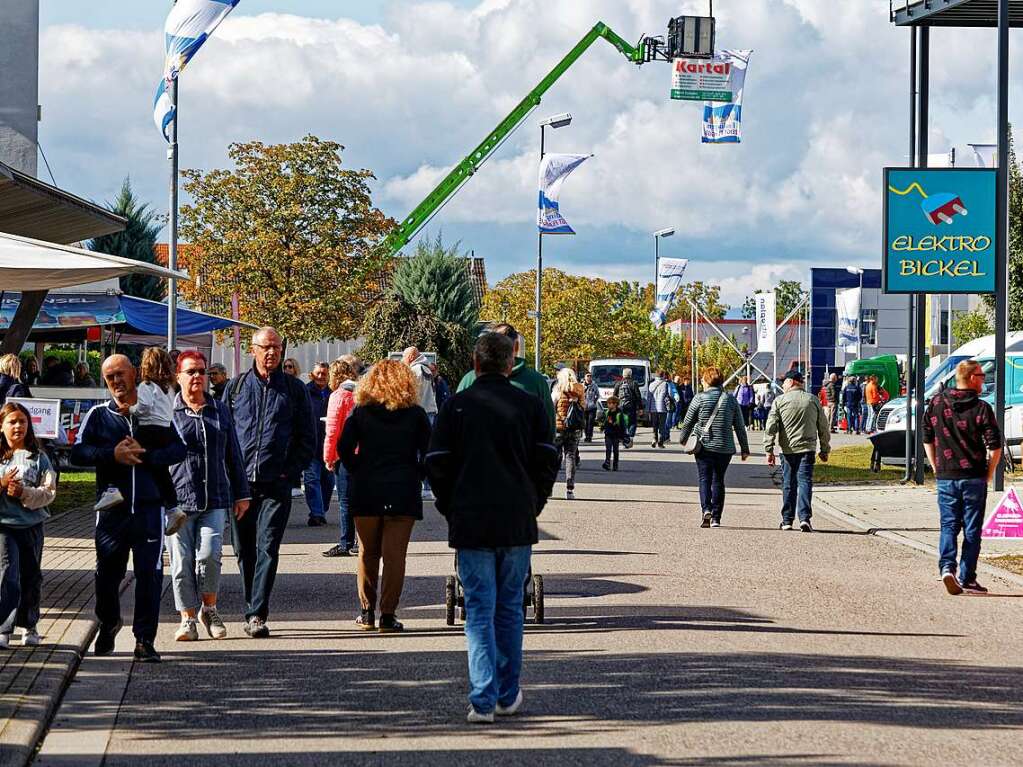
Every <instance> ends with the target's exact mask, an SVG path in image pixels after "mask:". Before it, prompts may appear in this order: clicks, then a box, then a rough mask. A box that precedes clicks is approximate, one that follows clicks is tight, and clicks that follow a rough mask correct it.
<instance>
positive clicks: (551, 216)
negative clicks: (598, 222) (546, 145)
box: [536, 154, 593, 234]
mask: <svg viewBox="0 0 1023 767" xmlns="http://www.w3.org/2000/svg"><path fill="white" fill-rule="evenodd" d="M591 157H593V155H591V154H547V155H544V158H543V159H542V160H541V161H540V202H539V209H538V210H537V213H536V225H537V228H538V229H539V230H540V233H541V234H575V231H574V230H573V229H572V227H570V226H569V225H568V222H567V221H566V220H565V217H564V216H562V215H561V210H560V203H559V202H558V198H559V197H560V196H561V185H562V184H564V183H565V179H566V178H568V177H569V175H570V174H571V173H572V171H574V170H575V169H576V168H578V167H579V166H580V165H582V164H583V163H584V162H586V161H587V160H588V159H590V158H591Z"/></svg>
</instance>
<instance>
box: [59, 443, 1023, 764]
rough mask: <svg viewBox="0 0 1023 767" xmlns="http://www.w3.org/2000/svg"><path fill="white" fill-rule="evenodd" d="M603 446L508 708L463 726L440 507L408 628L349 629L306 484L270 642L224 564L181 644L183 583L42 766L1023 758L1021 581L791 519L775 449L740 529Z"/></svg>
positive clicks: (461, 655) (581, 491)
mask: <svg viewBox="0 0 1023 767" xmlns="http://www.w3.org/2000/svg"><path fill="white" fill-rule="evenodd" d="M638 442H639V443H640V444H642V440H638ZM602 452H603V451H602V446H601V448H600V455H599V457H598V451H597V446H596V445H593V446H584V451H583V457H584V463H583V467H582V469H581V471H580V475H579V478H578V485H577V491H576V493H577V499H576V500H575V501H572V502H568V501H565V500H564V483H563V482H559V484H558V485H557V486H556V489H555V493H556V494H555V499H554V500H553V501H552V502H551V503H550V504H549V505H548V507H547V509H546V510H545V511H544V513H543V515H542V517H541V529H542V533H541V538H542V540H541V543H540V544H539V546H537V548H536V551H535V557H534V563H533V566H534V571H535V572H537V573H540V574H542V575H543V576H544V580H545V589H546V614H547V622H546V623H545V624H544V625H529V626H528V627H527V631H526V640H525V665H524V680H523V683H524V691H525V705H524V706H523V709H522V711H521V714H520V715H519V716H517V717H515V718H514V719H509V720H500V721H499V723H498V724H496V725H494V726H489V727H479V726H469V725H467V724H466V723H465V706H466V700H465V694H466V670H465V665H466V661H465V650H464V637H463V635H462V633H461V631H460V629H459V628H457V627H455V628H449V627H447V626H445V625H444V609H443V598H444V592H443V587H444V576H446V575H447V574H449V573H451V572H452V567H453V557H452V552H451V551H450V550H449V549H448V548H447V545H446V537H445V527H444V523H443V520H442V519H441V518H440V517H439V516H438V515H437V514H436V512H435V511H433V510H432V509H430V510H428V512H427V515H426V519H425V520H424V522H423V523H421V524H419V525H417V527H416V529H415V533H414V538H413V544H412V546H411V548H410V552H409V565H408V578H407V581H406V585H405V593H404V599H403V603H402V607H401V609H400V611H399V617H400V618H401V619H402V620H403V621H404V622H405V625H406V629H407V630H406V632H405V633H404V634H402V635H388V636H381V635H378V634H375V633H366V632H363V631H360V630H358V629H357V628H356V627H355V626H354V624H353V622H352V621H353V618H354V617H355V615H356V613H357V601H356V586H355V575H354V573H355V565H356V562H355V560H354V559H324V558H323V557H321V556H320V552H321V551H322V550H323V549H325V548H327V546H328V545H329V544H330V543H331V542H332V539H333V538H334V536H335V535H336V533H337V528H336V526H335V525H334V524H332V525H331V526H330V527H326V528H308V527H306V526H305V516H306V515H305V509H304V506H303V505H302V504H301V503H298V502H296V505H295V509H294V511H293V513H292V518H291V525H290V527H289V530H288V533H287V536H286V538H285V546H284V549H283V555H282V558H281V574H280V576H279V579H278V581H277V587H276V590H275V592H274V599H273V604H272V608H271V615H270V621H269V622H270V626H271V629H272V631H273V635H272V637H271V638H270V639H268V640H262V641H257V640H251V639H248V638H246V637H245V636H244V635H243V633H242V630H241V622H240V616H239V606H240V590H239V581H238V576H237V568H236V566H235V561H234V559H233V557H230V556H228V557H227V558H226V562H225V572H226V575H225V579H224V583H223V588H222V590H221V602H220V603H221V610H222V612H223V613H224V614H225V617H228V618H229V619H230V623H229V631H230V636H229V638H228V639H226V640H223V641H217V642H214V641H212V640H209V639H203V640H202V641H200V642H197V643H191V644H186V643H175V642H174V641H173V632H174V630H175V628H176V625H177V620H176V614H175V613H174V610H173V602H172V600H171V597H170V594H169V592H168V593H167V594H166V596H165V599H164V623H163V624H162V627H161V632H160V637H159V641H158V649H159V650H160V651H161V652H162V653H163V655H164V661H165V662H164V663H163V664H161V665H149V666H142V665H137V664H136V665H134V666H132V665H131V663H130V662H128V661H126V660H124V658H123V657H120V658H116V657H115V658H111V659H95V658H91V657H90V658H88V659H87V660H86V661H85V662H84V663H83V664H82V666H81V668H80V670H79V675H78V677H79V678H78V680H77V681H76V685H75V686H73V687H72V692H69V695H68V698H67V699H66V700H65V702H64V704H63V706H62V708H61V710H60V712H59V714H58V717H57V720H56V722H55V726H54V730H53V734H51V739H54V740H53V742H54V743H56V742H57V740H56V738H57V736H58V735H59V747H57V746H56V745H55V746H54V747H51V748H48V745H49V744H50V740H48V741H47V743H45V744H44V746H43V750H42V753H41V755H40V759H39V763H41V764H47V765H71V764H76V765H77V764H100V763H102V764H106V765H110V766H111V767H112V766H114V765H131V766H132V767H136V766H138V765H147V766H149V765H174V766H175V767H180V766H181V765H190V764H211V765H218V767H220V766H223V767H230V766H231V765H251V764H264V763H269V764H276V765H313V764H317V765H318V764H349V763H351V764H356V763H358V764H409V765H460V764H465V765H486V764H488V763H489V764H501V765H505V764H515V765H518V764H521V765H544V764H552V765H553V764H557V765H576V764H578V765H619V764H623V765H654V764H665V765H749V764H766V765H839V764H842V765H846V764H850V765H852V764H855V765H888V764H957V763H958V764H984V765H1011V764H1021V763H1023V737H1021V729H1023V693H1021V689H1023V665H1021V658H1020V653H1019V637H1020V634H1019V627H1020V625H1021V623H1023V599H1020V597H1021V596H1023V594H1021V593H1020V592H1019V591H1018V590H1016V589H1015V588H1014V587H1011V586H1009V585H1005V584H1001V583H999V582H997V581H992V582H991V583H990V584H989V585H990V586H991V595H990V596H987V597H975V596H971V597H958V598H953V597H949V596H947V595H946V594H945V593H944V591H943V589H942V588H941V586H940V583H939V581H938V579H937V566H936V563H935V562H934V561H932V560H931V559H930V558H929V557H927V556H925V555H922V554H920V553H917V552H914V551H911V550H908V549H904V548H902V547H899V546H897V545H894V544H892V543H890V542H887V541H884V540H880V539H878V538H876V537H873V536H869V535H865V534H863V533H861V532H858V531H853V530H849V529H843V528H839V527H838V526H836V525H835V524H833V523H829V521H828V520H827V519H825V518H823V517H822V516H818V518H817V519H816V520H815V521H816V523H817V526H818V532H817V533H815V534H812V535H810V534H803V533H799V532H781V531H779V530H778V529H777V526H778V493H777V491H776V490H775V489H774V486H773V484H772V482H771V480H770V476H769V473H768V468H767V467H766V466H765V465H764V461H763V457H762V456H759V457H755V458H754V459H752V460H751V461H750V462H749V463H748V464H739V463H738V459H736V463H735V464H733V467H732V468H731V470H730V473H729V479H730V480H731V481H730V485H731V492H730V495H729V498H728V503H727V505H726V509H725V515H724V527H722V528H721V529H700V528H699V526H698V520H699V517H698V508H699V506H698V502H697V499H698V496H697V493H696V486H695V479H696V472H695V466H694V465H693V463H692V459H690V458H689V457H683V456H682V455H681V454H680V452H679V449H678V447H677V446H676V447H673V448H670V449H666V450H652V449H650V448H649V447H645V446H644V447H638V448H636V449H634V450H632V451H629V452H628V453H625V454H623V461H622V470H621V471H619V472H618V473H616V474H609V473H606V472H604V471H602V470H601V469H600V466H599V463H600V460H601V459H602V457H603V456H602ZM330 519H331V522H332V523H334V522H336V511H334V510H332V513H331V517H330ZM127 633H128V632H123V634H127ZM119 647H123V648H125V650H128V649H129V648H130V645H129V644H128V643H127V639H126V638H125V637H123V636H122V643H121V645H119ZM76 689H77V692H74V691H75V690H76ZM253 760H256V761H253Z"/></svg>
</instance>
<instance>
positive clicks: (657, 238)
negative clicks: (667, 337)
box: [654, 226, 675, 310]
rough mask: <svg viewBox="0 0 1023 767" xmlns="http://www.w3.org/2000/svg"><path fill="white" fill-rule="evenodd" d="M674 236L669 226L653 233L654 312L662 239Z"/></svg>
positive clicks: (672, 229) (673, 230) (673, 229)
mask: <svg viewBox="0 0 1023 767" xmlns="http://www.w3.org/2000/svg"><path fill="white" fill-rule="evenodd" d="M673 234H675V227H673V226H669V227H668V228H666V229H658V230H657V231H656V232H654V310H656V309H657V282H658V280H659V279H660V275H661V249H660V243H661V238H662V237H671V236H672V235H673Z"/></svg>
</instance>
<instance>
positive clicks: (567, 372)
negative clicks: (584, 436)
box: [551, 368, 586, 501]
mask: <svg viewBox="0 0 1023 767" xmlns="http://www.w3.org/2000/svg"><path fill="white" fill-rule="evenodd" d="M551 397H552V399H553V400H554V412H555V417H556V425H557V436H556V437H555V444H556V445H557V446H558V452H559V453H560V454H561V459H562V460H563V461H564V462H565V500H568V501H571V500H573V499H574V498H575V470H576V467H577V466H578V464H579V435H580V434H581V433H582V430H583V427H584V426H585V423H586V417H585V415H584V413H583V408H584V398H585V390H584V388H583V385H582V384H581V383H579V379H578V378H576V375H575V372H574V371H573V370H572V368H562V369H561V370H559V371H558V382H557V383H556V384H554V389H553V391H552V392H551Z"/></svg>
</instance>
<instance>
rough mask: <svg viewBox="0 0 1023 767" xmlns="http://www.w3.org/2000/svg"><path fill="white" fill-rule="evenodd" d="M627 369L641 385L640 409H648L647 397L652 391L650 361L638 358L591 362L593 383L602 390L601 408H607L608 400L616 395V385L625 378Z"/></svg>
mask: <svg viewBox="0 0 1023 767" xmlns="http://www.w3.org/2000/svg"><path fill="white" fill-rule="evenodd" d="M625 368H629V369H630V370H631V371H632V377H633V379H634V380H635V381H636V383H637V384H639V392H640V396H641V400H640V402H641V404H640V407H643V408H645V407H646V397H647V393H648V392H649V391H650V360H647V359H641V358H638V357H613V358H608V359H598V360H591V361H590V367H589V371H590V374H591V375H592V376H593V382H594V383H595V384H597V388H598V389H600V405H601V407H606V406H607V398H608V397H610V396H611V395H612V394H613V393H614V388H615V385H616V384H617V383H618V382H619V381H621V380H622V378H623V377H624V375H623V371H624V370H625Z"/></svg>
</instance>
